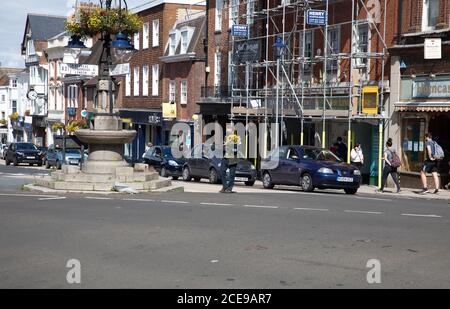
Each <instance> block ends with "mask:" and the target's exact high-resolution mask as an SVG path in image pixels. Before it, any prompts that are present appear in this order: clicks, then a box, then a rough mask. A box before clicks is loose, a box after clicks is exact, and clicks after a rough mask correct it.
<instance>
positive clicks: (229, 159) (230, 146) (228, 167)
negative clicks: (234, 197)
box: [219, 134, 240, 193]
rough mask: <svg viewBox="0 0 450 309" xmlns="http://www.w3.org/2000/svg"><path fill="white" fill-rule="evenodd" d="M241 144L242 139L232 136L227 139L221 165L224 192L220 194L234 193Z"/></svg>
mask: <svg viewBox="0 0 450 309" xmlns="http://www.w3.org/2000/svg"><path fill="white" fill-rule="evenodd" d="M239 143H240V137H239V136H238V135H235V134H232V135H228V136H227V137H226V142H225V145H224V148H225V149H224V156H223V158H222V162H221V165H220V168H221V174H222V175H221V176H222V190H220V191H219V192H220V193H234V191H233V186H234V177H235V176H236V167H237V164H238V162H239V159H238V157H237V145H238V144H239Z"/></svg>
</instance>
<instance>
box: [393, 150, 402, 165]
mask: <svg viewBox="0 0 450 309" xmlns="http://www.w3.org/2000/svg"><path fill="white" fill-rule="evenodd" d="M391 154H392V160H391V166H392V167H399V166H401V165H402V161H400V158H399V157H398V155H397V153H396V152H395V151H391Z"/></svg>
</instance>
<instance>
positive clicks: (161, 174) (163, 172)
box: [159, 166, 167, 177]
mask: <svg viewBox="0 0 450 309" xmlns="http://www.w3.org/2000/svg"><path fill="white" fill-rule="evenodd" d="M159 175H160V176H161V177H167V170H166V168H165V167H164V166H161V171H160V172H159Z"/></svg>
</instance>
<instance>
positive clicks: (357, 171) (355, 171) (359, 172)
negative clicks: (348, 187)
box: [353, 170, 361, 176]
mask: <svg viewBox="0 0 450 309" xmlns="http://www.w3.org/2000/svg"><path fill="white" fill-rule="evenodd" d="M353 175H356V176H361V171H360V170H354V171H353Z"/></svg>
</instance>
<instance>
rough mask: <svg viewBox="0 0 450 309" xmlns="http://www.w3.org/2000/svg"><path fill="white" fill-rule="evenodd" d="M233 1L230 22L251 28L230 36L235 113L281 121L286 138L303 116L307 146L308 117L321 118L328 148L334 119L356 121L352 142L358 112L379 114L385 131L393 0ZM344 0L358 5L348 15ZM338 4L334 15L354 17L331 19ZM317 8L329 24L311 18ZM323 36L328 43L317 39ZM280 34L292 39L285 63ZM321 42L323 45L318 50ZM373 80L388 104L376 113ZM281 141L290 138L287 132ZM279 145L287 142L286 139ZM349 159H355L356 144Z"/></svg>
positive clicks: (375, 117) (351, 5)
mask: <svg viewBox="0 0 450 309" xmlns="http://www.w3.org/2000/svg"><path fill="white" fill-rule="evenodd" d="M229 1H230V3H229V18H230V26H231V25H232V24H234V25H247V27H248V35H247V37H238V36H232V37H231V42H230V48H231V51H232V53H233V56H232V57H230V58H231V61H229V75H230V77H229V78H230V80H229V85H231V94H232V95H231V97H232V98H231V104H232V105H231V107H232V108H231V115H230V117H231V119H232V120H240V119H242V118H245V122H246V123H248V121H249V119H250V117H251V118H252V119H255V118H256V119H257V121H262V120H264V122H266V123H268V122H271V121H275V122H276V123H277V133H276V136H277V137H276V138H277V140H278V138H279V136H280V135H281V134H283V132H282V130H280V129H278V127H279V126H280V125H279V124H282V123H283V120H284V118H294V119H298V120H299V122H300V128H301V132H300V144H302V145H303V143H304V132H303V130H304V122H305V120H308V119H309V120H315V121H317V120H318V121H320V120H321V121H322V136H321V142H320V143H321V146H322V147H323V148H325V146H326V144H325V141H326V136H325V132H326V128H325V124H326V121H327V120H329V119H342V120H347V121H348V141H349V142H350V140H351V125H352V121H354V120H356V119H372V120H375V121H378V123H379V127H380V130H379V131H380V137H381V134H382V128H383V125H384V123H383V122H384V117H383V113H382V109H383V106H384V103H385V102H384V101H385V98H384V94H385V92H386V90H387V87H388V84H387V83H386V82H385V78H384V77H385V76H384V75H385V72H384V68H385V64H386V63H385V62H386V54H387V46H386V41H385V38H386V3H387V1H386V0H384V1H383V0H376V1H373V0H369V1H368V2H369V3H371V4H372V5H373V4H374V2H377V3H376V4H378V5H375V6H374V7H371V8H368V7H367V4H366V2H367V1H364V0H334V1H333V0H229ZM380 1H381V2H383V5H384V9H383V10H382V8H381V5H380V3H381V2H380ZM338 6H341V9H342V8H344V7H345V6H348V8H349V9H351V11H350V10H349V11H350V12H348V11H345V10H344V11H342V12H339V13H337V14H338V15H339V17H340V18H337V14H336V11H335V8H336V7H338ZM330 7H332V8H333V19H334V20H339V19H342V16H345V17H346V20H341V21H339V22H333V21H331V22H330V20H329V17H330V14H329V13H330ZM374 8H375V11H373V9H374ZM377 9H379V10H378V11H377ZM309 10H320V11H322V12H325V13H326V18H325V23H324V24H322V25H311V24H310V23H308V20H307V17H308V16H307V15H308V11H309ZM341 30H345V31H347V32H348V31H349V32H350V34H349V36H348V41H347V42H345V48H344V49H346V50H345V51H342V50H341V46H342V45H343V44H342V42H341V41H340V38H341V37H342V31H341ZM375 36H376V38H375ZM320 37H321V38H322V42H318V41H317V38H320ZM277 38H278V40H280V38H281V42H282V43H283V44H284V45H285V48H284V51H283V53H282V55H281V59H280V62H279V65H278V66H277V60H276V59H275V57H274V52H273V44H274V42H275V41H276V40H277ZM251 42H256V43H255V44H254V45H255V46H256V47H255V48H254V49H253V50H251V49H248V50H247V51H245V50H246V48H248V47H247V46H243V45H244V44H247V45H248V44H249V43H251ZM371 42H376V43H377V44H376V45H377V46H371V45H372V44H371ZM314 46H316V47H321V48H322V49H323V50H321V49H317V50H314V48H315V47H314ZM258 48H259V50H256V49H258ZM373 50H375V51H373ZM255 52H256V55H255ZM239 53H241V55H240V54H239ZM252 53H253V54H252ZM258 53H259V54H258ZM242 55H244V56H242ZM241 56H242V57H241ZM252 56H254V58H253V59H252ZM280 63H281V65H280ZM230 73H231V74H230ZM277 76H278V78H277ZM371 76H372V77H373V79H372V80H371ZM367 85H373V86H376V87H378V88H377V89H378V91H377V97H378V100H379V102H380V104H379V107H378V110H377V111H376V113H374V114H367V113H363V108H362V95H363V89H364V87H365V86H367ZM277 103H278V104H277ZM274 115H275V120H274ZM279 140H280V141H281V143H282V141H283V139H282V138H279ZM381 140H382V138H381ZM380 143H381V142H380ZM276 144H277V145H279V144H278V141H277V143H276ZM349 149H350V145H349ZM379 150H380V153H381V149H379ZM347 161H350V151H348V158H347ZM379 163H381V162H379ZM380 166H381V164H379V168H380ZM379 174H380V175H381V172H380V171H379Z"/></svg>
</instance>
